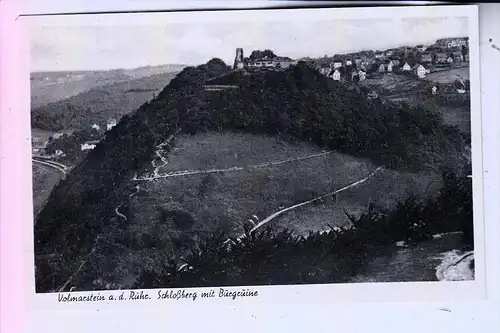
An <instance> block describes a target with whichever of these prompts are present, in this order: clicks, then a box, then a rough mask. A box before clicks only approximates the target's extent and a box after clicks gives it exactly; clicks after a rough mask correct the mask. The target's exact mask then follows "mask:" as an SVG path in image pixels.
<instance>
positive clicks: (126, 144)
mask: <svg viewBox="0 0 500 333" xmlns="http://www.w3.org/2000/svg"><path fill="white" fill-rule="evenodd" d="M229 70H230V69H229V67H227V66H226V65H225V64H224V63H223V62H222V61H221V60H218V59H215V60H211V61H209V62H208V63H207V64H206V65H201V66H198V67H196V68H193V67H188V68H185V69H184V70H183V71H182V72H181V73H180V74H179V75H178V76H177V77H176V78H174V79H173V80H172V81H171V82H170V84H169V85H168V86H167V87H165V89H163V90H162V91H161V93H160V94H159V95H158V97H157V98H156V99H155V100H153V101H152V102H150V103H145V104H143V105H142V106H141V107H139V109H138V110H137V111H136V112H134V113H133V114H131V115H126V116H124V117H123V118H122V120H121V121H120V122H119V124H118V125H117V126H115V127H114V128H112V129H111V130H110V131H109V132H108V133H107V135H106V138H104V139H103V140H102V141H101V142H100V143H99V144H98V145H97V146H96V148H95V149H94V150H92V151H91V152H90V153H89V154H88V155H87V157H86V158H85V159H84V160H83V161H82V162H81V163H80V164H79V165H78V166H77V167H75V168H74V169H73V170H72V172H71V173H70V174H69V175H68V176H67V177H66V179H64V180H63V181H61V182H60V183H59V184H58V185H57V186H56V187H55V188H54V190H53V191H52V193H51V196H50V198H49V200H48V202H47V203H46V205H45V206H44V208H43V209H42V211H41V212H40V214H39V216H38V219H37V221H36V223H35V252H36V267H37V270H38V272H39V274H37V290H40V291H48V290H50V289H51V287H50V286H53V285H60V284H61V283H63V282H64V281H65V280H66V279H68V278H69V276H70V275H71V272H74V271H75V270H76V269H77V266H78V262H79V261H80V259H82V258H83V257H84V256H85V255H86V254H88V253H89V252H90V251H91V249H92V247H93V246H94V244H95V242H96V239H97V237H101V238H102V237H103V234H104V232H105V230H106V228H108V227H110V226H109V222H110V220H111V216H112V215H113V214H114V207H115V206H116V205H117V203H118V202H120V201H121V200H123V199H124V198H125V197H126V196H128V192H127V189H128V188H127V186H128V185H129V184H128V182H127V180H129V179H130V178H131V177H132V175H133V173H134V172H136V171H138V170H140V169H141V167H143V166H144V165H145V164H147V163H148V162H149V160H150V159H151V157H152V155H153V151H154V147H155V145H157V144H159V143H160V142H162V141H163V140H165V139H166V138H167V137H168V136H169V135H170V134H172V133H173V132H175V130H176V128H177V126H178V122H179V115H182V114H183V113H184V112H185V111H186V110H187V109H188V108H189V106H190V103H192V102H193V100H194V99H195V97H197V96H199V95H200V92H201V91H202V90H203V83H204V82H205V80H207V79H208V78H211V77H215V76H217V75H221V74H223V73H225V72H227V71H229ZM53 253H57V254H60V255H61V259H60V261H57V262H53V261H51V260H50V259H47V256H46V254H53ZM49 257H50V256H49ZM42 272H43V273H42Z"/></svg>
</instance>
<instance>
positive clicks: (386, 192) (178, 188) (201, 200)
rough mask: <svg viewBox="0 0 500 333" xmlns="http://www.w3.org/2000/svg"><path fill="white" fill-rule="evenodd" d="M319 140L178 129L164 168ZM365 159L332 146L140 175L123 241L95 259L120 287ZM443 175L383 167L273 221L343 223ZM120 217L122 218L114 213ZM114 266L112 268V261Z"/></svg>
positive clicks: (294, 225) (301, 197)
mask: <svg viewBox="0 0 500 333" xmlns="http://www.w3.org/2000/svg"><path fill="white" fill-rule="evenodd" d="M321 151H322V150H321V149H320V148H318V147H315V146H312V145H308V144H304V143H298V144H290V143H286V142H283V141H281V140H280V139H277V138H272V137H266V136H260V135H250V134H235V133H223V134H220V133H217V134H216V133H208V134H199V135H196V136H190V135H181V136H180V137H178V139H177V142H176V146H175V149H174V150H173V151H172V152H171V154H170V155H169V157H168V164H167V166H166V167H165V168H164V170H162V171H163V172H172V171H179V170H186V169H189V170H192V169H209V168H213V167H218V168H225V167H233V166H243V165H256V164H259V163H263V162H268V161H278V160H285V159H288V158H292V157H302V156H307V155H311V154H315V153H318V152H321ZM374 169H375V166H374V165H372V164H371V163H370V162H369V161H367V160H364V159H359V158H353V157H350V156H346V155H342V154H338V153H332V154H329V155H322V156H319V157H315V158H311V159H307V160H301V161H294V162H289V163H284V164H280V165H278V166H274V167H269V168H262V169H251V168H247V169H245V170H241V171H234V172H225V173H214V174H203V175H190V176H182V177H175V178H166V179H157V180H154V181H142V182H139V183H138V184H139V186H140V190H139V192H138V194H137V195H135V196H133V197H132V198H131V199H130V200H129V202H128V209H126V208H121V212H123V213H124V214H126V215H127V217H128V220H127V221H125V222H123V221H122V222H119V223H121V224H120V226H119V229H120V233H122V235H125V236H122V239H126V242H125V243H123V242H122V245H121V246H119V247H115V249H114V250H113V253H110V254H108V255H107V256H105V257H102V258H101V259H99V260H100V263H99V265H105V268H103V271H108V272H111V273H110V276H109V279H110V280H111V281H114V282H115V283H118V285H120V286H122V287H127V286H129V285H130V284H131V283H133V281H134V280H135V277H136V274H137V272H139V271H140V270H141V269H142V268H145V267H149V268H150V269H154V270H161V264H160V263H161V262H162V261H163V262H164V261H165V260H167V259H168V258H170V257H172V256H174V255H177V256H182V255H183V253H185V251H186V249H187V248H189V247H193V246H196V241H197V240H199V239H201V238H203V237H205V236H207V235H209V234H210V233H212V232H216V231H225V232H227V233H229V234H232V235H235V236H237V235H240V234H241V233H242V232H243V225H244V224H245V223H249V222H248V220H249V219H250V218H252V216H253V215H256V216H258V217H259V219H260V220H262V219H263V218H265V217H267V216H268V215H270V214H272V213H274V212H276V211H278V210H280V209H281V208H283V207H288V206H290V205H293V204H296V203H299V202H303V201H306V200H309V199H311V198H314V197H316V196H319V195H321V194H324V193H327V192H330V191H333V190H335V189H338V188H340V187H343V186H345V185H347V184H350V183H352V182H354V181H356V180H358V179H360V178H364V177H365V176H366V175H367V174H368V173H370V172H371V171H373V170H374ZM439 183H440V180H439V177H436V176H435V175H428V174H405V173H400V172H395V171H385V170H382V171H381V172H380V173H378V174H376V176H374V177H373V178H372V179H371V180H369V181H367V182H366V183H364V184H362V185H360V186H359V187H356V188H353V189H352V190H348V191H345V192H342V193H341V194H340V195H339V196H338V197H337V199H336V201H334V199H333V198H332V199H328V200H325V201H324V202H321V203H319V204H311V205H307V206H304V207H303V208H300V209H297V210H293V211H291V212H288V213H286V214H284V215H282V216H280V217H279V218H277V219H276V220H273V221H272V222H271V223H270V225H272V226H275V227H276V228H289V229H292V230H294V231H295V233H297V234H303V235H305V234H307V233H309V231H318V230H327V229H328V228H329V225H331V226H335V225H336V226H345V225H348V224H349V221H348V219H347V217H346V215H345V213H344V209H346V210H347V211H349V213H354V214H358V213H361V212H362V211H363V210H364V209H365V208H366V207H367V205H368V203H375V204H377V205H379V206H382V207H391V206H393V205H394V204H395V201H396V200H397V199H403V198H406V197H407V196H408V195H410V194H414V193H415V194H420V195H427V194H428V193H430V192H432V190H433V189H434V187H435V186H438V185H439ZM116 219H117V220H119V218H118V217H117V218H116ZM111 267H112V268H111Z"/></svg>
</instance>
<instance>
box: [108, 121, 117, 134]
mask: <svg viewBox="0 0 500 333" xmlns="http://www.w3.org/2000/svg"><path fill="white" fill-rule="evenodd" d="M115 126H116V119H108V122H107V123H106V130H107V131H109V130H110V129H112V128H113V127H115Z"/></svg>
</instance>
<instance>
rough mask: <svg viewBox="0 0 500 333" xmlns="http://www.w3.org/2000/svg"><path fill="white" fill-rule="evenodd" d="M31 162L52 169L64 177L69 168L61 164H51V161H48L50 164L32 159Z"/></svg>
mask: <svg viewBox="0 0 500 333" xmlns="http://www.w3.org/2000/svg"><path fill="white" fill-rule="evenodd" d="M32 161H33V163H38V164H41V165H46V166H49V167H51V168H54V169H56V170H57V171H60V172H61V173H62V174H63V175H64V176H66V174H67V173H68V169H69V168H68V167H67V166H65V165H63V164H60V163H56V162H52V161H50V162H49V161H41V160H39V159H35V158H33V159H32Z"/></svg>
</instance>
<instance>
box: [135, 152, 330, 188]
mask: <svg viewBox="0 0 500 333" xmlns="http://www.w3.org/2000/svg"><path fill="white" fill-rule="evenodd" d="M332 152H333V151H324V152H321V153H317V154H312V155H307V156H302V157H292V158H288V159H286V160H281V161H275V162H265V163H261V164H257V165H246V166H234V167H230V168H224V169H206V170H181V171H174V172H170V173H167V174H165V175H159V174H158V172H157V171H158V169H159V167H158V168H156V169H155V172H154V175H153V176H152V177H142V178H137V177H134V178H133V179H132V180H134V181H151V180H155V179H160V178H173V177H182V176H189V175H200V174H209V173H225V172H234V171H241V170H249V169H263V168H269V167H272V166H277V165H280V164H285V163H290V162H298V161H303V160H307V159H311V158H315V157H319V156H324V155H328V154H331V153H332ZM164 165H166V162H165V163H164V164H163V165H162V166H164Z"/></svg>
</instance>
